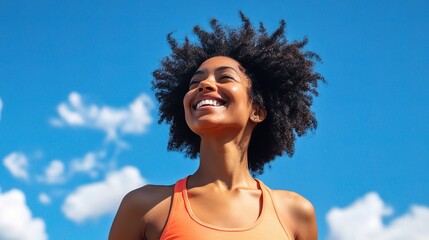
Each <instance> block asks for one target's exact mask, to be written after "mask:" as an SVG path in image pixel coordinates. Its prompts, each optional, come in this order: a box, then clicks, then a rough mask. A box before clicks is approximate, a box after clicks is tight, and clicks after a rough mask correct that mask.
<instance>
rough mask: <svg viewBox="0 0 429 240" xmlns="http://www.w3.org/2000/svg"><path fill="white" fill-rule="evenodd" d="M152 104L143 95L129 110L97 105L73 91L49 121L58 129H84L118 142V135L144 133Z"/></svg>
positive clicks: (148, 122)
mask: <svg viewBox="0 0 429 240" xmlns="http://www.w3.org/2000/svg"><path fill="white" fill-rule="evenodd" d="M152 108H153V103H152V101H151V100H150V98H149V97H148V96H147V95H146V94H140V96H138V97H137V98H136V99H135V100H134V101H133V102H132V103H130V104H129V105H128V106H126V107H112V106H97V105H96V104H90V103H86V102H85V101H84V100H83V99H82V96H81V95H80V94H79V93H77V92H71V93H70V94H69V97H68V101H67V102H62V103H60V104H59V105H58V107H57V112H58V117H56V118H53V119H51V120H50V123H51V125H53V126H56V127H65V126H70V127H82V128H90V129H96V130H100V131H103V132H105V133H106V140H108V141H118V140H120V139H119V137H120V136H119V135H127V134H142V133H144V132H145V131H146V129H147V127H148V126H149V124H150V123H151V122H152V118H151V116H150V111H151V109H152Z"/></svg>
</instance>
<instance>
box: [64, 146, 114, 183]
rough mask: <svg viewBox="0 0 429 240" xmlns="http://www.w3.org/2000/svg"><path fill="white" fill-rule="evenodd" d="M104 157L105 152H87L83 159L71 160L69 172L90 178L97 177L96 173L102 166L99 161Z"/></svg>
mask: <svg viewBox="0 0 429 240" xmlns="http://www.w3.org/2000/svg"><path fill="white" fill-rule="evenodd" d="M105 156H106V152H104V151H100V152H88V153H87V154H86V155H85V156H84V157H83V158H76V159H73V160H72V162H71V163H70V172H71V174H74V173H78V172H80V173H86V174H88V175H89V176H91V177H97V175H98V171H97V170H100V169H102V168H103V167H104V166H103V164H101V163H100V162H99V160H100V159H101V158H103V157H105Z"/></svg>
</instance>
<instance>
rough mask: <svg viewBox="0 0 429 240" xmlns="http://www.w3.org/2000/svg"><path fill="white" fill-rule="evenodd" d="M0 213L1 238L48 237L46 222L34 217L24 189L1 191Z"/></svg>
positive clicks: (15, 239)
mask: <svg viewBox="0 0 429 240" xmlns="http://www.w3.org/2000/svg"><path fill="white" fill-rule="evenodd" d="M0 213H1V217H0V239H14V240H27V239H34V240H46V239H48V236H47V234H46V229H45V222H44V221H43V220H42V219H40V218H33V216H32V213H31V211H30V209H29V208H28V206H27V204H26V201H25V195H24V193H23V192H22V191H20V190H18V189H12V190H10V191H8V192H5V193H1V192H0Z"/></svg>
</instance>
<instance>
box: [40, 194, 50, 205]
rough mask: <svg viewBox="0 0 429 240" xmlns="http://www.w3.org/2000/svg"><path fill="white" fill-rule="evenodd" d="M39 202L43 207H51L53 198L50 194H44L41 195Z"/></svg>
mask: <svg viewBox="0 0 429 240" xmlns="http://www.w3.org/2000/svg"><path fill="white" fill-rule="evenodd" d="M39 202H40V203H41V204H43V205H49V204H50V203H51V198H50V197H49V195H48V194H46V193H44V192H42V193H40V194H39Z"/></svg>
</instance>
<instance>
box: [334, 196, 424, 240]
mask: <svg viewBox="0 0 429 240" xmlns="http://www.w3.org/2000/svg"><path fill="white" fill-rule="evenodd" d="M392 214H393V209H392V208H391V207H389V206H387V205H386V204H385V203H384V202H383V200H382V199H381V198H380V197H379V195H378V194H377V193H374V192H372V193H368V194H366V195H365V196H364V197H362V198H360V199H358V200H356V201H355V202H354V203H352V204H351V205H350V206H348V207H345V208H333V209H331V210H330V211H329V212H328V214H327V222H328V225H329V229H330V235H329V239H331V240H358V239H365V240H378V239H386V240H402V239H410V240H423V239H429V228H428V227H427V223H428V222H429V208H428V207H426V206H417V205H413V206H411V210H410V211H409V212H408V213H406V214H404V215H401V216H398V217H396V218H395V219H393V220H392V221H391V222H390V223H389V224H384V223H383V221H382V219H383V217H385V216H390V215H392Z"/></svg>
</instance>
